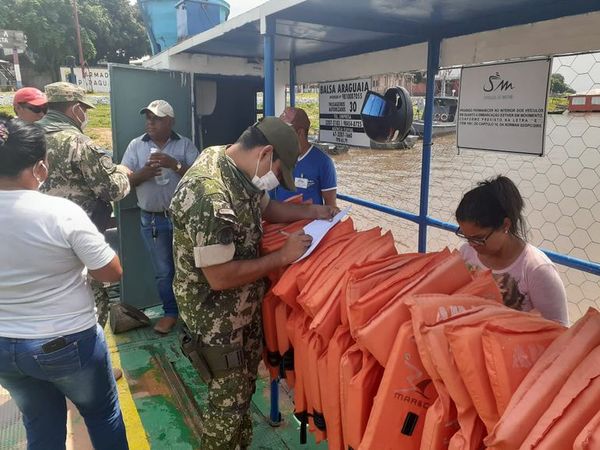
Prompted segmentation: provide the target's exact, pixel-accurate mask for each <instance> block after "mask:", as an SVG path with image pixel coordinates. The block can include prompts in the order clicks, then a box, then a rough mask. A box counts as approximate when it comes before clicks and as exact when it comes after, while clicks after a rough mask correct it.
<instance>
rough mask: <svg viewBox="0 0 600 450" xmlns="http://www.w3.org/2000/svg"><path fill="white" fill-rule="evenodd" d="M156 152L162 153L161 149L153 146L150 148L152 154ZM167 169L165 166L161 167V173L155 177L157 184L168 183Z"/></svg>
mask: <svg viewBox="0 0 600 450" xmlns="http://www.w3.org/2000/svg"><path fill="white" fill-rule="evenodd" d="M154 153H160V149H158V148H156V147H153V148H152V149H150V154H151V155H152V154H154ZM167 170H168V169H165V168H164V167H161V168H160V169H159V174H158V175H156V176H155V177H154V182H155V183H156V184H158V185H159V186H164V185H165V184H167V183H168V182H169V177H168V175H167Z"/></svg>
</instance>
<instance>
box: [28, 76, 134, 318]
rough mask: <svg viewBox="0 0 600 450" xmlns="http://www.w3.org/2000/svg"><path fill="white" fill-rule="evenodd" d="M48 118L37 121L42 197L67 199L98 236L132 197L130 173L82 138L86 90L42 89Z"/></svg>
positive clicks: (103, 308)
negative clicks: (44, 166)
mask: <svg viewBox="0 0 600 450" xmlns="http://www.w3.org/2000/svg"><path fill="white" fill-rule="evenodd" d="M44 90H45V92H46V97H47V100H48V114H46V116H44V118H43V119H41V120H40V121H38V122H37V124H38V125H40V126H41V127H42V128H43V129H44V131H45V132H46V141H47V147H48V164H49V173H48V178H47V179H46V182H45V183H44V184H43V186H42V187H41V188H40V191H41V192H44V193H46V194H49V195H54V196H57V197H64V198H67V199H69V200H71V201H73V202H74V203H76V204H78V205H79V206H81V207H82V208H83V210H84V211H85V212H86V213H87V214H88V216H90V218H91V219H92V222H94V224H95V225H96V227H98V230H99V231H100V232H102V233H103V232H104V231H105V230H106V227H107V226H108V222H109V220H110V216H111V213H112V206H111V204H110V202H114V201H117V200H121V199H122V198H123V197H125V196H126V195H127V194H128V193H129V180H128V177H127V175H128V173H129V170H128V169H127V168H126V167H124V166H121V165H118V164H115V163H114V162H113V160H112V154H111V152H110V151H107V150H105V149H103V148H100V147H99V146H97V145H96V144H94V142H93V141H92V139H91V138H89V137H88V136H86V135H85V134H83V130H84V129H85V126H86V124H87V111H88V109H91V108H94V104H93V102H92V101H91V99H89V98H88V97H86V95H85V91H84V90H83V89H82V88H80V87H77V86H75V85H74V84H71V83H65V82H58V83H51V84H48V85H46V87H45V88H44ZM91 286H92V290H93V291H94V297H95V300H96V308H97V314H98V323H99V324H100V325H101V326H102V327H104V325H105V324H106V320H107V318H108V293H107V292H106V290H105V289H104V288H103V287H102V284H101V283H98V282H92V285H91Z"/></svg>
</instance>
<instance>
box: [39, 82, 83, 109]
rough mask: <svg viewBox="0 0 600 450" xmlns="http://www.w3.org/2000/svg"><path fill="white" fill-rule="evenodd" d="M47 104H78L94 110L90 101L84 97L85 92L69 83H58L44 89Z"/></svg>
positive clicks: (48, 85)
mask: <svg viewBox="0 0 600 450" xmlns="http://www.w3.org/2000/svg"><path fill="white" fill-rule="evenodd" d="M44 91H45V92H46V97H48V103H64V102H79V103H83V104H84V105H85V106H87V107H88V108H94V103H93V102H92V100H91V99H90V98H89V97H87V96H86V95H85V90H83V89H82V88H80V87H78V86H75V85H74V84H71V83H66V82H64V81H59V82H57V83H51V84H47V85H46V86H45V87H44Z"/></svg>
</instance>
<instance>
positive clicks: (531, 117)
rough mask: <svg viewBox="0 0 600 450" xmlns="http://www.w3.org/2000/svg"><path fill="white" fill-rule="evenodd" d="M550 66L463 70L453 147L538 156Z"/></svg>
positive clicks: (525, 64) (523, 64)
mask: <svg viewBox="0 0 600 450" xmlns="http://www.w3.org/2000/svg"><path fill="white" fill-rule="evenodd" d="M550 67H551V60H550V59H549V58H547V59H537V60H529V61H520V62H507V63H501V64H488V65H482V66H473V67H464V68H463V69H462V74H461V79H460V97H459V113H458V120H457V131H456V132H457V136H456V140H457V146H458V147H459V148H461V149H477V150H491V151H501V152H510V153H525V154H531V155H540V156H541V155H542V154H543V153H544V135H545V128H546V106H547V99H548V88H549V83H550Z"/></svg>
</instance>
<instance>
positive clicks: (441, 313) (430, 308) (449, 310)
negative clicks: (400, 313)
mask: <svg viewBox="0 0 600 450" xmlns="http://www.w3.org/2000/svg"><path fill="white" fill-rule="evenodd" d="M404 301H405V303H406V304H407V305H408V307H409V309H410V313H411V320H412V324H413V332H414V336H415V342H416V343H417V348H418V350H419V356H420V358H421V363H422V364H423V367H424V368H425V370H426V372H427V373H428V374H429V376H430V377H431V379H432V381H433V383H434V386H435V388H436V391H437V393H438V398H437V399H436V400H435V401H434V403H433V405H431V407H430V408H429V409H428V410H427V414H426V416H425V423H424V428H423V437H422V439H421V450H440V449H444V448H448V445H449V443H450V438H451V437H452V436H453V435H454V433H455V432H456V431H457V430H458V422H457V411H456V405H454V402H453V401H452V399H451V398H450V394H449V393H448V390H447V389H446V386H445V385H444V384H443V383H442V382H440V381H438V380H440V377H439V374H438V373H437V369H436V367H435V365H434V364H433V361H432V357H431V355H430V353H429V352H428V351H427V350H426V345H425V342H424V338H423V337H422V335H421V328H422V327H425V326H427V325H432V324H435V323H437V322H438V321H440V320H444V319H446V318H448V317H451V316H453V315H456V314H459V313H461V312H463V311H465V310H467V309H471V308H474V307H479V306H481V305H491V306H494V305H498V303H497V302H496V301H494V300H488V299H484V298H481V297H475V296H471V295H464V294H462V295H457V294H456V295H441V294H421V295H413V296H409V297H408V298H406V299H405V300H404Z"/></svg>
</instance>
